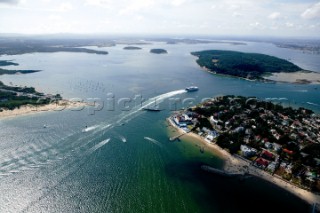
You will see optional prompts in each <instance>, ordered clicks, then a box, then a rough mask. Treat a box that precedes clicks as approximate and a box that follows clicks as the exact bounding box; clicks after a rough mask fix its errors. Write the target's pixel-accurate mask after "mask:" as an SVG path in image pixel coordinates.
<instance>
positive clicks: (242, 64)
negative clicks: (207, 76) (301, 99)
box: [191, 50, 320, 83]
mask: <svg viewBox="0 0 320 213" xmlns="http://www.w3.org/2000/svg"><path fill="white" fill-rule="evenodd" d="M191 54H192V55H194V56H196V57H198V59H197V63H198V64H199V66H201V67H203V68H205V69H206V70H208V71H209V72H212V73H215V74H222V75H227V76H234V77H239V78H244V79H247V80H262V81H276V78H273V79H272V78H268V77H266V76H268V75H269V76H270V75H273V74H279V73H286V74H288V73H289V74H292V73H299V72H302V71H303V72H304V73H307V74H308V73H310V74H312V73H314V72H311V71H305V70H303V69H302V68H300V67H298V66H297V65H295V64H293V63H291V62H289V61H287V60H284V59H280V58H277V57H274V56H269V55H265V54H258V53H243V52H236V51H225V50H206V51H200V52H192V53H191ZM316 74H317V81H319V80H320V74H319V73H316ZM304 78H307V77H306V76H304ZM312 78H314V76H313V77H312ZM295 80H296V81H297V83H311V80H309V79H295Z"/></svg>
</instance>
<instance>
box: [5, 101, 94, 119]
mask: <svg viewBox="0 0 320 213" xmlns="http://www.w3.org/2000/svg"><path fill="white" fill-rule="evenodd" d="M89 105H90V104H89V103H86V102H79V101H69V100H60V101H58V102H57V103H50V104H46V105H40V106H34V105H24V106H21V107H20V108H15V109H13V110H3V111H2V112H0V120H2V119H6V118H14V117H18V116H24V115H31V114H37V113H43V112H58V111H63V110H70V111H81V110H83V109H84V107H86V106H89Z"/></svg>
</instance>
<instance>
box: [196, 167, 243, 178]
mask: <svg viewBox="0 0 320 213" xmlns="http://www.w3.org/2000/svg"><path fill="white" fill-rule="evenodd" d="M201 169H202V170H204V171H207V172H210V173H213V174H218V175H221V176H225V177H234V176H238V175H245V173H230V172H226V171H223V170H221V169H216V168H213V167H211V166H206V165H202V166H201Z"/></svg>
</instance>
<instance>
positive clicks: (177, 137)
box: [169, 131, 190, 141]
mask: <svg viewBox="0 0 320 213" xmlns="http://www.w3.org/2000/svg"><path fill="white" fill-rule="evenodd" d="M189 132H190V131H188V132H184V133H181V134H179V135H177V136H174V137H171V138H169V140H170V141H175V140H177V139H179V138H180V137H182V136H184V135H185V134H188V133H189Z"/></svg>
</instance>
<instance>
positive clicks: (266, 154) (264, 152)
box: [262, 150, 273, 158]
mask: <svg viewBox="0 0 320 213" xmlns="http://www.w3.org/2000/svg"><path fill="white" fill-rule="evenodd" d="M262 155H265V156H267V157H269V158H273V154H272V153H270V152H268V151H266V150H265V151H263V152H262Z"/></svg>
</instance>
